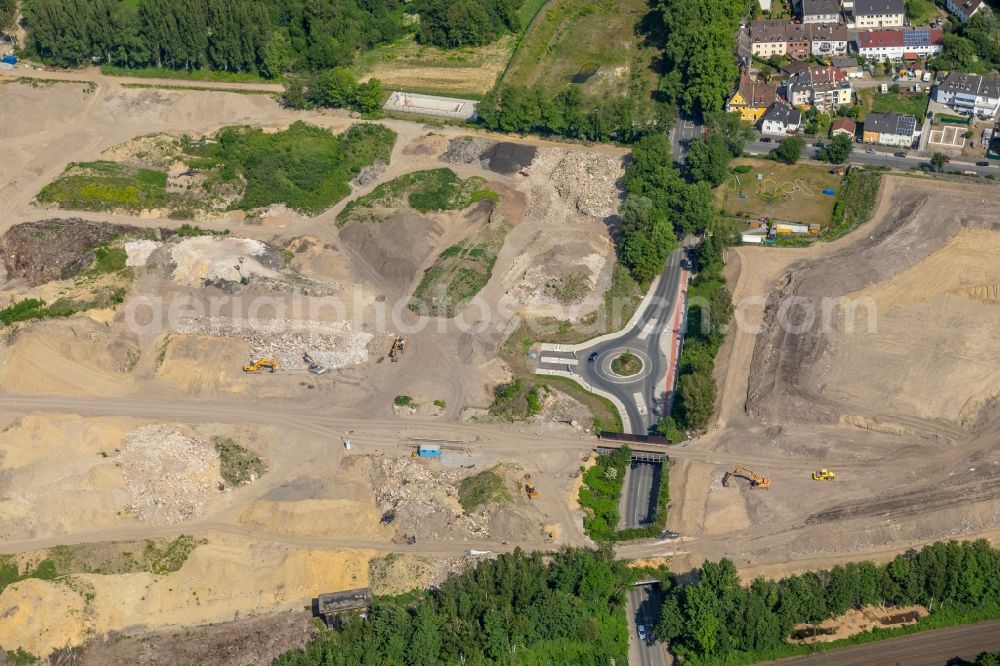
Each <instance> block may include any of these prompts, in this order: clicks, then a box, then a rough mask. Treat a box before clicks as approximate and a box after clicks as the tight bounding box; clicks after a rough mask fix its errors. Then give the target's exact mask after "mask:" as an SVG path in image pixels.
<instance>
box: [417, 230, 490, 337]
mask: <svg viewBox="0 0 1000 666" xmlns="http://www.w3.org/2000/svg"><path fill="white" fill-rule="evenodd" d="M506 235H507V228H506V227H504V226H501V227H498V228H496V229H494V228H490V229H487V230H486V231H484V232H483V233H482V234H478V235H476V236H474V237H472V238H467V239H466V240H464V241H462V242H461V243H459V244H457V245H452V246H451V247H449V248H448V249H446V250H445V251H444V252H442V253H441V255H440V256H439V257H438V258H437V259H436V260H435V261H434V264H433V265H432V266H431V267H430V268H428V269H427V271H426V272H425V273H424V276H423V278H422V279H421V280H420V284H418V285H417V289H416V291H414V292H413V297H412V298H411V299H410V304H409V308H410V310H412V311H413V312H417V313H420V314H427V315H430V316H432V317H454V316H455V315H456V314H458V311H459V310H461V309H462V307H463V306H464V305H465V304H466V303H468V302H469V301H470V300H472V299H473V298H474V297H475V295H476V294H478V293H479V291H480V290H481V289H482V288H483V287H485V286H486V283H487V282H489V281H490V276H492V275H493V265H494V264H495V263H496V260H497V253H499V252H500V249H501V248H502V247H503V241H504V237H505V236H506Z"/></svg>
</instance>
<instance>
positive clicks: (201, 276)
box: [170, 236, 281, 287]
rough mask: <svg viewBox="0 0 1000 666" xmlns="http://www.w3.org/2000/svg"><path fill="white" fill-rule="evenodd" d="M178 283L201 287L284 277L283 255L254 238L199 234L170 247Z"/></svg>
mask: <svg viewBox="0 0 1000 666" xmlns="http://www.w3.org/2000/svg"><path fill="white" fill-rule="evenodd" d="M170 256H171V258H172V259H173V262H174V264H175V268H174V271H173V275H172V277H173V279H174V282H177V283H178V284H182V285H185V286H188V287H200V286H202V285H204V283H205V282H206V281H210V282H240V281H241V280H243V279H251V278H253V277H263V278H270V279H280V278H281V273H280V272H279V271H278V270H277V267H278V266H280V265H281V264H280V261H281V259H280V256H278V254H277V251H274V250H272V249H271V248H269V247H268V246H267V245H266V244H264V243H262V242H261V241H258V240H253V239H251V238H233V237H228V236H227V237H218V236H199V237H197V238H187V239H184V240H182V241H181V242H179V243H177V245H175V246H173V247H172V248H171V249H170Z"/></svg>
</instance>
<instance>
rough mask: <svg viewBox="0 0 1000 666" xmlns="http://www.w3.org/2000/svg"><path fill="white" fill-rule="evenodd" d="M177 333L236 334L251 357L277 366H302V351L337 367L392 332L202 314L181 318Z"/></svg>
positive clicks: (365, 354) (359, 359)
mask: <svg viewBox="0 0 1000 666" xmlns="http://www.w3.org/2000/svg"><path fill="white" fill-rule="evenodd" d="M177 332H178V333H194V334H209V335H214V336H221V337H230V338H238V339H240V340H243V341H244V342H246V343H247V345H248V346H249V349H250V356H251V357H253V358H255V359H256V358H273V359H275V360H277V361H278V366H279V367H285V368H295V367H304V366H303V362H302V354H303V353H304V352H308V353H309V355H310V356H312V358H313V360H315V361H316V362H317V363H319V364H320V365H323V366H325V367H327V368H331V369H336V368H343V367H346V366H349V365H359V364H361V363H364V362H365V361H367V360H368V358H369V356H370V350H371V349H372V348H374V347H381V346H384V345H380V344H379V345H373V341H377V342H380V343H381V342H384V340H382V338H391V337H392V336H390V335H388V334H386V333H381V334H378V336H376V335H374V334H372V333H366V332H363V331H361V332H355V331H354V330H353V327H352V326H351V322H348V321H339V322H322V321H313V320H308V319H306V320H292V319H283V320H274V319H271V320H261V321H251V320H247V319H232V318H229V317H201V318H197V319H183V320H181V321H180V322H179V324H178V327H177Z"/></svg>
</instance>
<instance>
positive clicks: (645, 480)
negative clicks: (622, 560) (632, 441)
mask: <svg viewBox="0 0 1000 666" xmlns="http://www.w3.org/2000/svg"><path fill="white" fill-rule="evenodd" d="M662 470H663V466H662V465H660V464H658V463H651V462H639V461H633V462H632V464H631V465H630V466H629V469H628V470H627V471H626V472H625V484H624V487H623V488H622V495H621V500H620V503H621V505H620V506H619V507H618V513H619V514H620V515H621V526H622V527H624V528H629V527H642V526H643V525H649V524H650V523H652V522H653V517H654V516H655V514H656V496H655V495H654V494H653V489H654V488H659V487H660V474H662Z"/></svg>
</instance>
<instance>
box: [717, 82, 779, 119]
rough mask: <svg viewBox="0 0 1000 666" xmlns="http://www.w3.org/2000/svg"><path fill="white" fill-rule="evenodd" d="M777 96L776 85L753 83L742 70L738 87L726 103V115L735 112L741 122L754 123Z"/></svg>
mask: <svg viewBox="0 0 1000 666" xmlns="http://www.w3.org/2000/svg"><path fill="white" fill-rule="evenodd" d="M777 96H778V86H777V84H774V83H764V82H762V81H755V80H753V79H752V78H750V75H749V74H748V73H747V72H746V70H744V71H743V72H742V73H741V74H740V83H739V86H738V87H737V88H736V90H735V91H734V92H733V94H732V95H730V96H729V100H728V101H727V102H726V113H733V112H737V113H739V114H740V118H741V119H742V120H744V121H746V122H749V123H756V122H757V121H758V120H760V117H761V116H763V115H764V112H765V111H767V107H768V106H770V105H771V103H773V102H774V100H775V99H776V98H777Z"/></svg>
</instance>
